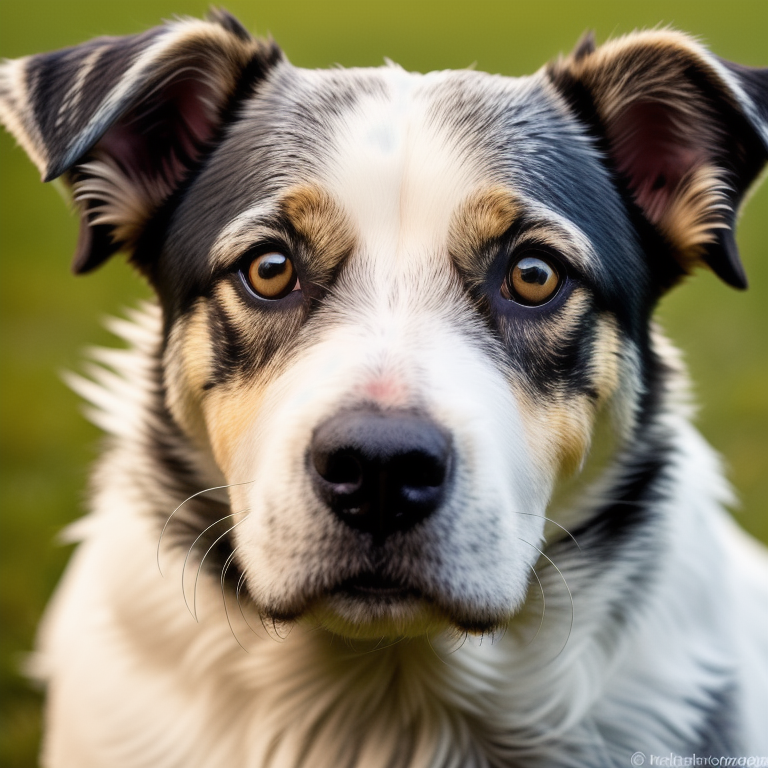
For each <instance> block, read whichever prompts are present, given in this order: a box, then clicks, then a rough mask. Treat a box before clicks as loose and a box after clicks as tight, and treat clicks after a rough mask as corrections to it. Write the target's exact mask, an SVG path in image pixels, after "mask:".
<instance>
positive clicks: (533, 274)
mask: <svg viewBox="0 0 768 768" xmlns="http://www.w3.org/2000/svg"><path fill="white" fill-rule="evenodd" d="M523 261H532V259H523ZM517 268H518V269H519V270H520V279H521V280H522V281H523V282H524V283H531V284H533V285H545V284H546V282H547V280H548V279H549V277H550V275H551V274H552V270H546V269H542V268H541V267H540V266H539V265H538V264H533V265H528V266H523V265H522V264H518V265H517Z"/></svg>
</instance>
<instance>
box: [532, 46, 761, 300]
mask: <svg viewBox="0 0 768 768" xmlns="http://www.w3.org/2000/svg"><path fill="white" fill-rule="evenodd" d="M547 72H548V74H549V76H550V78H551V79H552V81H553V83H554V84H555V85H556V86H557V88H558V89H559V90H560V92H561V93H562V94H563V95H564V96H565V97H566V99H567V100H568V101H569V103H570V105H571V106H572V108H573V109H574V110H575V111H576V112H577V113H578V115H579V117H580V118H581V119H582V120H584V121H585V122H587V123H588V124H590V125H591V126H592V128H593V129H594V130H595V131H596V132H597V133H598V135H599V136H600V137H601V139H602V140H603V142H604V147H605V148H606V152H607V154H608V156H609V162H610V164H611V165H612V168H613V170H614V171H615V172H616V174H617V177H618V178H619V179H620V183H621V184H624V185H626V188H627V190H628V192H629V193H630V195H631V197H632V199H633V200H634V202H635V203H636V204H637V207H638V208H639V210H640V212H641V213H642V215H643V216H644V217H645V219H646V220H647V221H648V222H650V224H651V225H652V226H653V227H654V228H655V229H656V230H657V232H659V233H660V234H661V235H662V236H663V238H664V239H665V240H666V242H667V243H668V244H669V246H670V249H671V251H672V253H673V254H674V256H675V258H676V260H677V262H678V263H679V269H680V270H682V272H683V273H687V272H689V271H690V270H691V268H692V267H694V266H696V265H697V264H702V263H703V264H707V265H708V266H709V267H710V268H711V269H712V270H714V272H715V273H716V274H717V275H719V276H720V277H721V278H722V279H723V280H724V281H725V282H726V283H729V284H730V285H733V286H735V287H737V288H746V285H747V282H746V277H745V274H744V269H743V267H742V265H741V261H740V260H739V255H738V252H737V249H736V243H735V240H734V232H733V230H734V224H735V221H736V214H737V211H738V207H739V205H740V203H741V200H742V199H743V197H744V195H745V193H746V191H747V189H748V188H749V186H750V185H751V184H752V182H753V181H754V180H755V178H756V177H757V175H758V174H759V172H760V170H761V169H762V167H763V165H764V164H765V162H766V159H768V69H751V68H748V67H741V66H738V65H735V64H731V63H729V62H726V61H722V60H720V59H718V58H716V57H714V56H712V55H711V54H710V53H709V52H708V51H706V50H705V49H704V48H703V47H701V46H700V45H699V44H698V43H697V42H695V41H694V40H692V39H691V38H689V37H687V36H685V35H682V34H679V33H676V32H671V31H655V32H642V33H636V34H633V35H629V36H628V37H624V38H621V39H619V40H615V41H613V42H609V43H607V44H605V45H603V46H601V47H600V48H595V46H594V44H593V42H591V39H590V38H585V39H583V40H582V42H580V43H579V45H578V46H577V49H576V51H574V53H573V54H572V55H571V56H570V57H568V58H566V59H561V60H559V61H557V62H555V63H553V64H551V65H550V66H549V67H548V68H547Z"/></svg>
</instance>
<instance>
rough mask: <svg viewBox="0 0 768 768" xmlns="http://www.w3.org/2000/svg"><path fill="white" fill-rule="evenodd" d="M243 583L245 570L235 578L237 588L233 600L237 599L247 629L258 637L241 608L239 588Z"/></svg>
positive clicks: (240, 588)
mask: <svg viewBox="0 0 768 768" xmlns="http://www.w3.org/2000/svg"><path fill="white" fill-rule="evenodd" d="M243 584H245V572H243V573H241V574H240V578H239V579H238V580H237V588H236V590H235V600H236V601H237V607H238V608H239V610H240V615H241V616H242V617H243V621H244V622H245V623H246V625H247V627H248V629H250V630H251V632H253V634H254V635H256V637H259V633H258V632H257V631H256V630H255V629H254V627H253V626H252V624H251V622H250V621H248V617H247V616H246V615H245V611H244V610H243V604H242V602H241V600H240V590H242V588H243ZM261 624H262V627H263V626H264V622H263V621H262V622H261Z"/></svg>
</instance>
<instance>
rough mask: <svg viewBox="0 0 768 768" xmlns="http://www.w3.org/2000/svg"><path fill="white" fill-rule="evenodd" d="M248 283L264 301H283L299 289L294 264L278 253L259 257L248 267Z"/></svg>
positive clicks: (274, 252)
mask: <svg viewBox="0 0 768 768" xmlns="http://www.w3.org/2000/svg"><path fill="white" fill-rule="evenodd" d="M246 276H247V278H248V283H249V285H250V286H251V288H252V289H253V290H254V291H255V292H256V293H257V294H258V295H259V296H261V297H262V298H263V299H282V298H283V297H284V296H287V295H288V294H289V293H290V292H291V291H292V290H294V289H295V288H298V283H299V281H298V279H297V277H296V270H295V269H294V267H293V262H292V261H291V260H290V259H289V258H288V257H287V256H286V255H285V254H282V253H279V252H278V251H270V252H269V253H262V254H261V256H257V257H256V258H255V259H254V260H253V261H252V262H251V263H250V266H249V267H248V272H247V275H246Z"/></svg>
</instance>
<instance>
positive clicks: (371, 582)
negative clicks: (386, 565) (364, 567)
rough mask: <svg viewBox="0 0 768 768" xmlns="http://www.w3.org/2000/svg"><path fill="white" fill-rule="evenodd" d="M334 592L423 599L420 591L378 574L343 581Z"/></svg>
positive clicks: (366, 574) (353, 577)
mask: <svg viewBox="0 0 768 768" xmlns="http://www.w3.org/2000/svg"><path fill="white" fill-rule="evenodd" d="M333 591H334V592H335V593H336V594H339V593H341V594H347V595H354V596H359V597H366V596H367V597H390V598H391V597H394V598H404V597H421V592H420V591H419V590H418V589H416V588H414V587H412V586H409V585H407V584H403V583H402V582H401V581H398V580H396V579H392V578H390V577H388V576H383V575H381V574H377V573H360V574H357V575H356V576H352V577H350V578H348V579H345V580H344V581H342V582H341V583H340V584H339V585H338V586H337V587H336V588H335V589H334V590H333Z"/></svg>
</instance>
